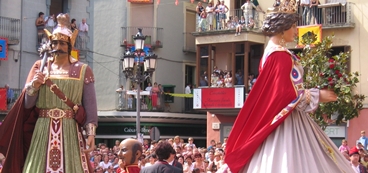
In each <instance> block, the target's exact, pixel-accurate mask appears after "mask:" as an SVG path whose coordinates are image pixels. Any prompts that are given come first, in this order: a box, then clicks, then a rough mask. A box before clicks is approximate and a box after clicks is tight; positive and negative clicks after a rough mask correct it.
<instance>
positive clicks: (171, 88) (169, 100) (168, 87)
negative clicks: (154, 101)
mask: <svg viewBox="0 0 368 173" xmlns="http://www.w3.org/2000/svg"><path fill="white" fill-rule="evenodd" d="M162 87H163V89H164V92H165V93H174V92H175V85H162ZM164 101H165V103H174V97H173V96H171V95H168V94H165V96H164Z"/></svg>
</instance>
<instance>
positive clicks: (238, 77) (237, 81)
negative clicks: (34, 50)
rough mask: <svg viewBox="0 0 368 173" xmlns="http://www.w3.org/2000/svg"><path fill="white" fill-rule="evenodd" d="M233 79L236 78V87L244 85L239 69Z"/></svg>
mask: <svg viewBox="0 0 368 173" xmlns="http://www.w3.org/2000/svg"><path fill="white" fill-rule="evenodd" d="M235 78H236V85H244V77H243V73H242V72H241V70H240V69H239V70H238V72H237V73H236V74H235Z"/></svg>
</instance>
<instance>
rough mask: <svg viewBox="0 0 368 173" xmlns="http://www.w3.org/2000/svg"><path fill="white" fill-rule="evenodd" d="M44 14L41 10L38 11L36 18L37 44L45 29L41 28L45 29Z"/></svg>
mask: <svg viewBox="0 0 368 173" xmlns="http://www.w3.org/2000/svg"><path fill="white" fill-rule="evenodd" d="M44 15H45V13H43V12H39V13H38V18H37V19H36V28H37V41H38V44H41V43H42V39H43V38H44V36H45V31H44V30H43V29H45V20H44V18H43V17H44Z"/></svg>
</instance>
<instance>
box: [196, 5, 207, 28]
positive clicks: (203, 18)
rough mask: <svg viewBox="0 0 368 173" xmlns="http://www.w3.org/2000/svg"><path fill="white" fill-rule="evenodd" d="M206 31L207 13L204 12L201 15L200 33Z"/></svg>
mask: <svg viewBox="0 0 368 173" xmlns="http://www.w3.org/2000/svg"><path fill="white" fill-rule="evenodd" d="M206 29H207V13H206V11H204V10H203V11H202V12H201V15H200V20H199V24H198V32H202V31H206Z"/></svg>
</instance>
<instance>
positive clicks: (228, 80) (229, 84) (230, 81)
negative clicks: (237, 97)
mask: <svg viewBox="0 0 368 173" xmlns="http://www.w3.org/2000/svg"><path fill="white" fill-rule="evenodd" d="M224 81H225V87H233V78H232V77H231V73H230V72H227V74H226V77H225V80H224Z"/></svg>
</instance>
